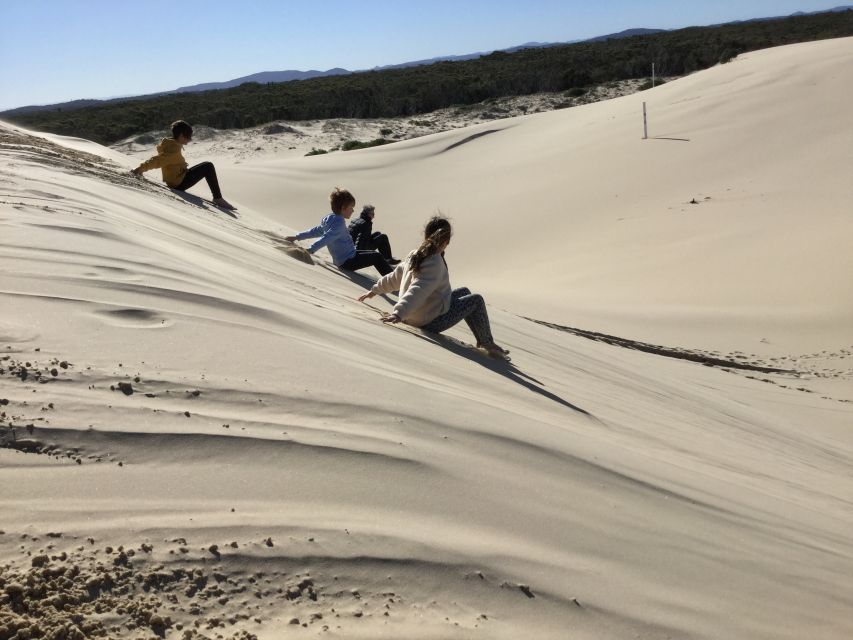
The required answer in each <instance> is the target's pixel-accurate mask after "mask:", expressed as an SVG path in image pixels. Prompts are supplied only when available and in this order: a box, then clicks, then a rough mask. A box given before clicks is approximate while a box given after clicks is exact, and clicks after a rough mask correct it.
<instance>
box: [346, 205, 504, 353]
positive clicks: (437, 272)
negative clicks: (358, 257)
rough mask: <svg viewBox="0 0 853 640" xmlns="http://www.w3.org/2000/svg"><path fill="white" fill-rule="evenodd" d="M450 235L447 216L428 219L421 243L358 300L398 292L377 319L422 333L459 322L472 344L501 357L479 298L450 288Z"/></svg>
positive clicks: (443, 328) (486, 313)
mask: <svg viewBox="0 0 853 640" xmlns="http://www.w3.org/2000/svg"><path fill="white" fill-rule="evenodd" d="M452 235H453V232H452V229H451V227H450V221H449V220H447V218H443V217H441V216H435V217H433V218H432V219H431V220H430V221H429V222H428V223H427V225H426V228H425V229H424V241H423V243H422V244H421V246H420V247H418V248H417V249H416V250H415V251H412V252H411V253H410V254H409V255H408V256H407V257H406V259H405V260H403V261H402V262H401V263H400V264H399V265H397V267H396V268H395V269H394V271H392V272H391V273H389V274H387V275H385V276H383V277H382V278H380V280H379V281H378V282H377V283H376V284H375V285H373V287H372V288H371V290H370V291H368V292H367V293H365V294H364V295H363V296H360V297H359V298H358V299H359V300H360V301H363V300H367V299H368V298H372V297H374V296H375V295H377V294H380V293H390V292H392V291H399V292H400V297H399V299H398V301H397V304H396V305H394V311H393V312H392V313H391V314H389V315H387V316H385V317H383V318H382V322H390V323H392V324H396V323H398V322H403V323H405V324H408V325H412V326H413V327H420V328H421V329H423V330H424V331H430V332H432V333H441V332H442V331H446V330H447V329H449V328H450V327H452V326H453V325H455V324H456V323H458V322H459V321H460V320H465V322H466V323H467V324H468V327H469V328H470V329H471V332H472V333H473V334H474V337H475V338H476V339H477V346H478V347H481V348H483V349H485V350H486V351H488V352H489V354H490V355H494V356H503V355H504V354H506V353H508V351H506V350H505V349H503V348H501V347H499V346H498V345H497V344H495V341H494V339H493V338H492V331H491V327H490V325H489V314H488V311H486V302H485V301H484V300H483V296H481V295H479V294H476V293H471V291H470V290H469V289H468V288H466V287H460V288H458V289H451V288H450V275H449V274H448V271H447V262H445V260H444V252H445V250H446V249H447V245H449V244H450V238H451V236H452Z"/></svg>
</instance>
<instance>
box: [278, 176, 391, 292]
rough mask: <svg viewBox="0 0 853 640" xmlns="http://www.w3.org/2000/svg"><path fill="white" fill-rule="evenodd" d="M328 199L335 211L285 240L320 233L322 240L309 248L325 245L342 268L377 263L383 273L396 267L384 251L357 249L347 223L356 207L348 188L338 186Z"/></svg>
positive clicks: (351, 269)
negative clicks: (387, 258)
mask: <svg viewBox="0 0 853 640" xmlns="http://www.w3.org/2000/svg"><path fill="white" fill-rule="evenodd" d="M329 201H330V203H331V206H332V213H330V214H329V215H327V216H325V217H324V218H323V219H322V220H321V221H320V224H319V225H317V226H316V227H314V228H313V229H308V230H307V231H303V232H301V233H297V234H296V235H295V236H287V237H286V238H285V240H288V241H290V242H295V241H296V240H305V239H306V238H318V237H319V240H317V241H316V242H314V244H312V245H311V246H310V247H308V251H310V252H311V253H315V252H316V251H318V250H319V249H321V248H323V247H326V248H327V249H328V250H329V253H331V254H332V262H334V263H335V265H337V266H338V267H340V268H341V269H346V270H347V271H357V270H358V269H363V268H364V267H371V266H372V267H376V270H377V271H378V272H379V273H380V274H382V275H383V276H384V275H385V274H386V273H391V271H393V268H392V267H391V265H389V264H388V262H387V261H386V260H385V258H383V257H382V254H381V253H379V252H378V251H372V250H371V251H358V250H357V249H356V248H355V244H354V243H353V241H352V236H350V234H349V231H347V223H346V221H347V220H349V218H350V216H352V212H353V210H354V209H355V198H354V197H353V195H352V194H351V193H350V192H349V191H346V190H345V189H337V188H336V189H335V190H334V191H332V193H331V195H330V196H329Z"/></svg>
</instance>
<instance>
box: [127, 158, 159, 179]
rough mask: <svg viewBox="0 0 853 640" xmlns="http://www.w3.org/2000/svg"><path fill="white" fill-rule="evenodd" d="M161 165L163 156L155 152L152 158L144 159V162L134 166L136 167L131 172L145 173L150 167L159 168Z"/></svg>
mask: <svg viewBox="0 0 853 640" xmlns="http://www.w3.org/2000/svg"><path fill="white" fill-rule="evenodd" d="M162 166H163V156H162V155H160V154H157V155H156V156H154V157H152V158H148V160H146V161H145V162H143V163H142V164H140V165H139V166H138V167H136V169H132V170H131V171H132V173H135V174H136V175H138V176H140V175H142V174H143V173H145V172H146V171H151V169H159V168H160V167H162Z"/></svg>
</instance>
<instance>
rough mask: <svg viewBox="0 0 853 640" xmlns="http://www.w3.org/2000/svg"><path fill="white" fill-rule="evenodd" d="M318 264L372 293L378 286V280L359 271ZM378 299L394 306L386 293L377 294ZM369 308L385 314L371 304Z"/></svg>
mask: <svg viewBox="0 0 853 640" xmlns="http://www.w3.org/2000/svg"><path fill="white" fill-rule="evenodd" d="M317 264H319V265H320V266H321V267H323V268H324V269H326V270H328V271H331V272H332V273H334V274H336V275H339V276H341V277H342V278H346V279H347V280H349V281H350V282H354V283H355V284H357V285H358V286H360V287H362V288H363V289H365V290H367V291H370V289H371V288H372V287H373V285H375V284H376V280H374V279H373V278H371V277H370V276H366V275H364V274H362V273H358V272H357V271H347V270H346V269H341V268H339V267H330V266H329V265H327V264H324V263H322V262H317ZM376 297H377V298H382V299H383V300H384V301H385V302H387V303H388V304H390V305H393V304H394V301H393V300H392V299H391V298H389V297H388V294H386V293H381V294H376ZM367 306H368V307H370V308H371V309H373V310H374V311H377V312H379V313H380V314H382V313H384V312H383V311H382V310H381V309H377V308H376V307H371V306H370V305H369V304H368V305H367Z"/></svg>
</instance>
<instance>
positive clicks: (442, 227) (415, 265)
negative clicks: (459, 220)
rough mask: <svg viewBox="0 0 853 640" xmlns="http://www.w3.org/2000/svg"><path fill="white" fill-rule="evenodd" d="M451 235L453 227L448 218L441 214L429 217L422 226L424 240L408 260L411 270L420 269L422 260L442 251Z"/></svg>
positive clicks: (448, 242)
mask: <svg viewBox="0 0 853 640" xmlns="http://www.w3.org/2000/svg"><path fill="white" fill-rule="evenodd" d="M452 236H453V229H452V227H451V226H450V220H448V219H447V218H445V217H444V216H441V215H438V216H433V217H432V218H430V219H429V222H427V223H426V226H425V227H424V241H423V242H422V243H421V246H420V247H418V250H417V251H415V253H413V254H412V257H411V259H410V260H409V267H410V268H411V270H412V271H414V272H415V273H417V272H418V271H420V268H421V264H422V263H423V261H424V260H426V259H427V258H429V257H430V256H434V255H435V254H437V253H444V250H445V249H447V245H449V244H450V238H451V237H452Z"/></svg>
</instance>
